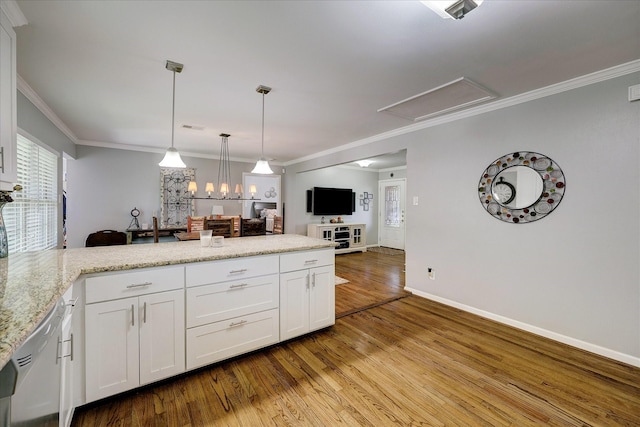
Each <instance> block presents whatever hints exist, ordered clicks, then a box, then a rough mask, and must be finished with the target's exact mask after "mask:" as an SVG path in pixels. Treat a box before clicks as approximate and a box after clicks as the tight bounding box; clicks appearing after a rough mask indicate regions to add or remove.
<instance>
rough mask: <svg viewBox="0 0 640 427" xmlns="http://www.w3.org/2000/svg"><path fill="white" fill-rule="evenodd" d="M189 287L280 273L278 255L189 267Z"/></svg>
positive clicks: (205, 263)
mask: <svg viewBox="0 0 640 427" xmlns="http://www.w3.org/2000/svg"><path fill="white" fill-rule="evenodd" d="M186 268H187V286H200V285H209V284H213V283H219V282H226V281H229V280H238V279H247V278H249V277H256V276H266V275H267V274H276V273H278V255H272V256H261V257H246V258H237V259H232V260H228V261H213V262H203V263H198V264H193V265H187V267H186Z"/></svg>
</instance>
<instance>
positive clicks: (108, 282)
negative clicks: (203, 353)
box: [84, 267, 185, 402]
mask: <svg viewBox="0 0 640 427" xmlns="http://www.w3.org/2000/svg"><path fill="white" fill-rule="evenodd" d="M85 283H86V300H87V304H86V306H85V311H84V316H85V369H86V374H85V381H86V401H87V402H91V401H94V400H96V399H100V398H103V397H107V396H111V395H113V394H116V393H120V392H123V391H126V390H130V389H132V388H135V387H137V386H139V385H143V384H148V383H150V382H153V381H157V380H160V379H163V378H167V377H171V376H174V375H177V374H179V373H181V372H184V369H185V350H184V347H185V345H184V343H185V341H184V340H185V338H184V330H185V321H184V268H183V267H173V268H166V269H149V270H143V271H138V272H132V273H121V274H112V275H103V276H97V277H90V278H87V279H86V280H85ZM172 287H173V288H174V290H166V289H168V288H172ZM157 290H162V292H156V291H157ZM125 295H131V296H129V297H127V298H123V296H125ZM115 298H117V299H115ZM103 300H104V301H103Z"/></svg>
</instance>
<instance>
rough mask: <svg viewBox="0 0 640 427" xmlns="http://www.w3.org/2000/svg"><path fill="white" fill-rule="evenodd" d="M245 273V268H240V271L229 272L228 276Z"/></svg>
mask: <svg viewBox="0 0 640 427" xmlns="http://www.w3.org/2000/svg"><path fill="white" fill-rule="evenodd" d="M246 271H247V269H246V268H241V269H240V270H231V271H230V272H229V274H239V273H244V272H246Z"/></svg>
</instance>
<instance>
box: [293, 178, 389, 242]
mask: <svg viewBox="0 0 640 427" xmlns="http://www.w3.org/2000/svg"><path fill="white" fill-rule="evenodd" d="M287 173H289V172H287ZM291 181H293V182H290V183H289V185H288V187H293V189H292V192H291V194H289V197H288V198H287V199H286V200H285V204H286V209H287V211H286V219H285V224H287V225H289V224H290V225H291V227H288V230H287V233H296V234H303V235H306V234H307V224H310V223H316V224H319V223H320V219H321V217H320V216H315V215H313V214H311V213H307V212H306V191H307V190H309V189H312V188H313V187H331V188H351V189H352V190H353V191H354V192H355V193H356V211H355V212H354V213H353V215H341V216H342V219H343V220H344V222H345V223H358V224H366V231H367V244H368V245H375V244H377V242H378V222H377V213H378V203H377V202H378V198H377V197H375V196H376V193H377V192H378V173H377V171H372V170H367V169H362V170H361V169H356V168H351V167H344V166H334V167H330V168H324V169H318V170H314V171H309V172H301V173H298V174H296V176H295V179H293V180H291ZM365 191H366V192H368V193H373V194H374V199H373V203H372V204H371V205H370V207H369V210H368V211H364V210H363V209H362V206H360V205H359V203H358V195H359V194H362V193H364V192H365ZM337 216H338V215H328V216H326V217H325V219H326V221H327V223H328V222H329V219H330V218H335V217H337Z"/></svg>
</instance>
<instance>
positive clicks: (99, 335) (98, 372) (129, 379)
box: [85, 297, 140, 402]
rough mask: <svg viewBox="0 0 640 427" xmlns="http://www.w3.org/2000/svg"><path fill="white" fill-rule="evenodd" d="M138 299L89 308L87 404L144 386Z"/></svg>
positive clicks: (86, 308) (86, 311) (104, 303)
mask: <svg viewBox="0 0 640 427" xmlns="http://www.w3.org/2000/svg"><path fill="white" fill-rule="evenodd" d="M137 311H138V298H137V297H132V298H126V299H119V300H114V301H107V302H101V303H96V304H88V305H87V306H86V307H85V331H86V334H85V345H86V347H85V348H86V350H85V357H86V366H87V371H86V382H87V388H86V393H87V401H88V402H91V401H94V400H96V399H100V398H103V397H107V396H111V395H113V394H116V393H120V392H122V391H126V390H130V389H132V388H134V387H137V386H138V385H140V371H139V344H138V333H139V327H138V325H137V324H136V315H135V314H136V312H137Z"/></svg>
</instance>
